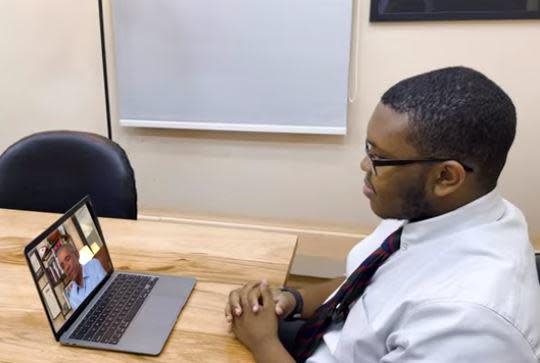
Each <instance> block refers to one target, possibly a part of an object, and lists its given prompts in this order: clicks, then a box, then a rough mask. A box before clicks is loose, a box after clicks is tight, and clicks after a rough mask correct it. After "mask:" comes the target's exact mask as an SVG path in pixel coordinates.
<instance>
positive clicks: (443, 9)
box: [369, 0, 540, 22]
mask: <svg viewBox="0 0 540 363" xmlns="http://www.w3.org/2000/svg"><path fill="white" fill-rule="evenodd" d="M422 3H423V5H422ZM422 6H423V9H421V7H422ZM389 7H390V8H389ZM497 19H540V0H371V9H370V19H369V20H370V21H371V22H388V21H430V20H497Z"/></svg>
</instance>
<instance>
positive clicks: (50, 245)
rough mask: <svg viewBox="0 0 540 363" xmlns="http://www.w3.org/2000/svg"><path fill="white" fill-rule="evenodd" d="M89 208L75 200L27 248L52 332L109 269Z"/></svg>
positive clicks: (69, 315) (61, 324)
mask: <svg viewBox="0 0 540 363" xmlns="http://www.w3.org/2000/svg"><path fill="white" fill-rule="evenodd" d="M85 201H87V198H86V199H85ZM90 208H91V207H90V206H89V204H88V202H83V203H79V204H77V207H75V208H74V209H72V210H70V212H68V213H67V214H66V215H64V216H63V217H62V218H60V219H59V220H58V221H57V222H56V223H55V224H54V225H53V226H51V228H49V230H48V231H47V232H46V233H45V234H44V235H42V238H41V239H38V240H36V241H34V242H33V243H32V244H31V245H30V246H29V247H30V248H27V249H26V255H27V256H26V257H27V260H28V262H29V265H30V270H31V271H32V275H33V277H34V280H35V282H36V286H37V287H38V290H39V294H40V295H41V300H42V301H43V304H44V305H45V310H46V312H47V314H48V316H49V320H50V321H51V324H52V327H53V329H54V331H55V333H58V332H59V331H60V329H61V328H62V327H63V326H64V324H65V323H66V322H67V321H68V319H69V318H70V317H71V316H72V315H73V314H74V313H75V311H76V310H77V309H78V308H79V307H80V306H81V305H83V303H84V301H85V300H86V299H88V298H89V296H91V294H92V292H93V291H94V290H95V289H96V288H97V286H98V285H99V283H100V282H101V281H103V279H105V277H106V276H107V275H108V274H110V273H111V272H112V263H111V260H110V257H109V253H108V251H107V248H106V247H105V245H104V243H103V240H102V237H101V232H100V230H98V227H97V226H96V222H95V221H94V219H93V218H92V213H91V212H90Z"/></svg>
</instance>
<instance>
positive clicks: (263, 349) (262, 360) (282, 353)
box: [250, 337, 294, 363]
mask: <svg viewBox="0 0 540 363" xmlns="http://www.w3.org/2000/svg"><path fill="white" fill-rule="evenodd" d="M250 350H251V353H252V354H253V357H254V358H255V361H256V362H258V363H274V362H279V363H287V362H294V359H293V358H292V357H291V356H290V355H289V354H288V353H287V350H285V348H284V347H283V345H282V344H281V342H280V341H279V338H277V337H276V338H275V339H271V340H269V341H266V342H265V343H264V344H258V345H257V346H256V347H253V348H252V349H250Z"/></svg>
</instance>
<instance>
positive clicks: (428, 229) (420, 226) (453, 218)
mask: <svg viewBox="0 0 540 363" xmlns="http://www.w3.org/2000/svg"><path fill="white" fill-rule="evenodd" d="M504 210H505V206H504V200H503V198H502V197H501V196H500V195H499V193H498V191H497V190H492V191H491V192H489V193H488V194H485V195H483V196H482V197H480V198H478V199H475V200H474V201H472V202H470V203H468V204H466V205H464V206H462V207H460V208H458V209H455V210H453V211H451V212H448V213H445V214H442V215H440V216H437V217H433V218H429V219H425V220H422V221H418V222H412V223H407V222H405V224H404V226H403V233H402V235H401V239H402V241H407V242H408V243H420V242H422V241H425V240H427V239H432V238H434V237H437V236H443V235H450V234H452V233H454V232H455V231H457V230H461V231H462V230H464V229H467V228H470V227H473V226H477V225H479V224H484V223H489V222H492V221H495V220H497V219H499V218H500V217H501V216H502V215H503V213H504Z"/></svg>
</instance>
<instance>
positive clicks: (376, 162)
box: [366, 143, 474, 175]
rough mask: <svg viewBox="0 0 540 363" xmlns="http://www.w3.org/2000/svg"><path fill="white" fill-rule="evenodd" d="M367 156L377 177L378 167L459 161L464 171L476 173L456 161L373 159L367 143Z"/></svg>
mask: <svg viewBox="0 0 540 363" xmlns="http://www.w3.org/2000/svg"><path fill="white" fill-rule="evenodd" d="M366 156H367V158H368V159H369V161H370V162H371V165H372V169H373V174H375V175H377V167H378V166H401V165H409V164H414V163H441V162H444V161H450V160H453V161H457V162H458V163H459V164H460V165H461V166H463V169H465V171H467V172H470V173H472V172H474V169H473V168H471V167H470V166H468V165H466V164H464V163H462V162H461V161H459V160H455V159H450V158H449V159H437V158H430V159H373V157H372V156H371V155H370V153H369V146H368V144H367V143H366Z"/></svg>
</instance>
